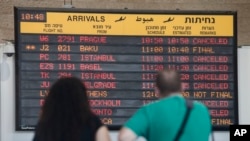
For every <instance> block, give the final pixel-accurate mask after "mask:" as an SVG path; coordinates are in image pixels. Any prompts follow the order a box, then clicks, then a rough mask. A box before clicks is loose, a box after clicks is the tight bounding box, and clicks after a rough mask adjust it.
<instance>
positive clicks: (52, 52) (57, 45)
mask: <svg viewBox="0 0 250 141" xmlns="http://www.w3.org/2000/svg"><path fill="white" fill-rule="evenodd" d="M236 26H237V25H236V12H229V11H226V12H204V11H137V10H84V9H48V8H15V41H16V43H15V49H16V58H15V59H16V130H34V129H35V125H36V124H37V121H38V117H39V112H40V108H41V106H43V104H44V98H45V97H46V95H47V94H48V90H49V88H50V86H51V85H52V84H53V82H55V80H57V79H58V78H60V77H70V76H75V77H78V78H80V79H82V81H83V83H84V84H85V86H86V87H87V88H88V91H87V94H88V96H89V104H90V105H91V108H92V111H93V112H94V113H95V114H97V115H98V116H99V117H100V119H101V120H102V122H103V123H104V124H106V125H108V127H109V128H110V129H119V127H121V125H123V124H124V123H125V122H126V120H128V118H130V117H131V115H132V114H133V113H134V112H135V111H136V110H137V109H138V108H140V107H141V106H143V105H146V104H148V103H150V102H152V101H155V100H157V98H158V95H157V94H156V93H155V91H154V88H155V83H154V81H155V74H156V72H158V71H160V70H162V69H164V68H168V69H173V70H177V71H179V72H180V74H181V80H182V81H183V83H182V87H183V88H184V92H183V93H182V94H183V96H184V97H186V98H189V99H194V100H197V101H200V102H202V103H204V104H205V105H206V106H207V107H208V108H209V110H210V113H211V116H212V118H211V123H212V124H213V128H214V130H228V127H229V125H231V124H237V123H238V103H237V100H238V98H237V36H236V35H237V34H236V32H237V30H236Z"/></svg>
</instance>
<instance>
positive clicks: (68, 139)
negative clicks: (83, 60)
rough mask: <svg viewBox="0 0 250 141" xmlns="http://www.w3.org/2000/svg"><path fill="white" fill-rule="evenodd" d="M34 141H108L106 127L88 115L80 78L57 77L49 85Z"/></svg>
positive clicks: (89, 113)
mask: <svg viewBox="0 0 250 141" xmlns="http://www.w3.org/2000/svg"><path fill="white" fill-rule="evenodd" d="M33 141H110V137H109V133H108V130H107V128H106V127H105V126H104V125H103V124H102V123H101V121H100V119H99V118H98V117H97V116H96V115H94V114H93V113H92V112H91V109H90V105H89V102H88V97H87V91H86V87H85V86H84V84H83V83H82V81H81V80H80V79H78V78H75V77H67V78H60V79H59V80H57V81H56V82H55V83H54V84H53V85H52V87H51V88H50V90H49V94H48V96H47V97H46V99H45V103H44V105H43V107H42V111H41V115H40V119H39V121H38V124H37V127H36V131H35V136H34V139H33Z"/></svg>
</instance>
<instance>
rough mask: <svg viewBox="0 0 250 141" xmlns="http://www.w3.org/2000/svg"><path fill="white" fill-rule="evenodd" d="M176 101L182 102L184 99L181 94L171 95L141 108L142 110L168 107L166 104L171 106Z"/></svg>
mask: <svg viewBox="0 0 250 141" xmlns="http://www.w3.org/2000/svg"><path fill="white" fill-rule="evenodd" d="M178 101H179V102H184V97H183V96H182V95H181V94H176V95H171V96H168V97H165V98H162V99H159V100H156V101H153V102H151V103H149V104H147V105H145V106H143V108H151V107H157V106H162V105H168V104H170V105H171V104H173V103H176V102H178ZM164 107H165V106H164Z"/></svg>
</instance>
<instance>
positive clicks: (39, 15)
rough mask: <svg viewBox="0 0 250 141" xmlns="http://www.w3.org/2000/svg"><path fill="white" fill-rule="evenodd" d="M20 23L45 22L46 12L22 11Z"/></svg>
mask: <svg viewBox="0 0 250 141" xmlns="http://www.w3.org/2000/svg"><path fill="white" fill-rule="evenodd" d="M19 15H20V21H32V22H35V21H38V22H45V21H46V12H33V13H32V12H30V11H29V12H26V11H23V12H21V13H20V14H19Z"/></svg>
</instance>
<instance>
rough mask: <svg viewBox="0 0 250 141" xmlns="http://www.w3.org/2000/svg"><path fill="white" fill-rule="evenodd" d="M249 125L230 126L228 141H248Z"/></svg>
mask: <svg viewBox="0 0 250 141" xmlns="http://www.w3.org/2000/svg"><path fill="white" fill-rule="evenodd" d="M249 138H250V125H230V141H249Z"/></svg>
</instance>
